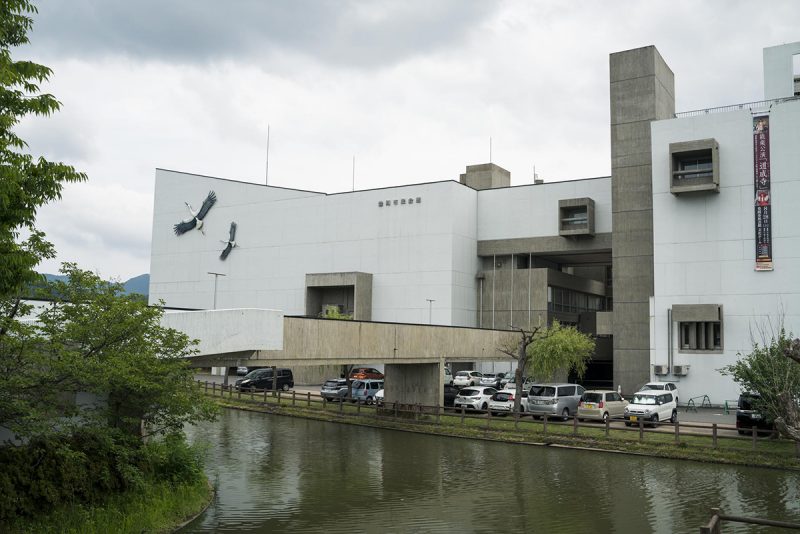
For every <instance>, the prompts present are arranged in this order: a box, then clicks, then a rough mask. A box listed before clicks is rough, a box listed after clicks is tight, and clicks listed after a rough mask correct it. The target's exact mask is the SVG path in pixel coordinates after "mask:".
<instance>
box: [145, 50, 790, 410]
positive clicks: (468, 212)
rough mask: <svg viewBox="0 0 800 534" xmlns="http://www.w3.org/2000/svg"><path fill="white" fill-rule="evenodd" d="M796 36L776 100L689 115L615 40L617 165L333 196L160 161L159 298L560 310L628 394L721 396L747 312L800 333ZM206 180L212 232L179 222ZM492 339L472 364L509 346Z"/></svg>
mask: <svg viewBox="0 0 800 534" xmlns="http://www.w3.org/2000/svg"><path fill="white" fill-rule="evenodd" d="M798 53H800V44H794V45H785V46H782V47H774V48H769V49H766V50H765V53H764V62H765V67H764V73H765V98H767V100H765V101H764V102H760V103H756V104H741V105H735V106H730V107H729V108H723V109H719V110H702V111H698V112H689V113H679V114H677V115H676V114H675V97H674V86H675V84H674V75H673V73H672V71H671V70H670V69H669V67H668V66H667V64H666V63H665V61H664V60H663V59H662V57H661V56H660V55H659V53H658V51H657V50H656V49H655V48H654V47H652V46H650V47H645V48H639V49H634V50H629V51H625V52H619V53H615V54H612V55H611V58H610V89H611V90H610V96H611V99H610V100H611V102H610V109H611V121H610V133H611V167H612V176H610V177H599V178H589V179H577V180H572V181H565V182H555V183H540V181H537V183H535V184H531V185H524V186H517V187H511V186H510V174H509V173H508V171H506V170H504V169H502V168H501V167H499V166H498V165H495V164H492V163H489V164H482V165H471V166H468V167H467V168H466V172H465V173H464V174H461V175H460V177H459V180H458V181H440V182H429V183H420V184H414V185H406V186H398V187H390V188H383V189H373V190H363V191H354V192H350V193H340V194H331V195H328V194H324V193H318V192H311V191H298V190H291V189H285V188H279V187H269V186H264V185H257V184H252V183H242V182H235V181H231V180H225V179H220V178H213V177H207V176H198V175H192V174H186V173H180V172H175V171H169V170H162V169H158V170H157V171H156V184H155V206H154V219H153V237H152V258H151V278H150V280H151V285H150V299H151V302H153V303H156V302H158V301H159V300H163V301H164V302H165V303H166V305H167V306H169V307H175V308H186V309H209V308H213V307H217V308H225V309H233V308H268V309H274V310H281V311H282V312H283V313H284V314H285V315H286V316H287V320H288V318H289V317H290V316H306V317H317V316H318V315H319V314H320V313H321V312H322V311H323V310H325V309H326V308H327V307H329V306H335V307H336V308H337V309H339V310H340V311H341V312H343V313H348V314H352V315H353V318H354V319H356V320H360V321H373V322H384V323H404V324H407V325H420V328H419V329H418V332H417V333H416V334H409V335H415V336H419V337H420V340H421V341H420V343H423V342H424V339H425V338H424V334H423V332H424V330H422V329H421V327H422V325H444V326H454V327H470V328H476V329H492V330H508V329H512V328H520V327H521V328H532V327H535V326H537V325H543V324H548V323H549V322H551V321H552V320H553V319H558V320H560V321H561V322H564V323H569V324H574V325H576V326H578V327H579V328H580V329H582V330H584V331H587V332H590V333H592V334H595V335H596V336H597V340H598V349H597V353H596V354H595V356H594V358H593V361H592V363H591V365H590V368H589V372H588V374H587V376H586V382H587V383H588V385H592V386H605V387H617V385H620V386H621V387H622V389H623V390H624V391H625V392H628V393H629V392H632V391H635V390H636V389H637V388H638V387H639V386H640V385H641V384H643V383H644V382H646V381H648V380H651V379H653V378H659V379H669V380H674V381H678V382H681V384H680V387H681V391H682V393H681V398H682V399H688V398H689V397H693V396H696V395H702V394H708V395H710V396H711V397H712V401H713V402H715V403H717V404H721V403H722V402H723V401H724V400H725V399H728V398H735V395H736V388H735V385H734V384H733V383H731V382H730V380H729V379H727V378H724V377H722V376H721V375H720V373H719V372H718V371H717V370H718V369H719V368H720V367H722V366H723V365H726V364H728V363H730V362H732V361H734V359H735V357H736V354H737V353H738V352H746V351H747V350H748V348H749V346H750V345H749V343H750V334H749V333H750V331H751V330H758V329H759V328H760V325H762V324H764V321H765V320H766V318H767V317H770V318H772V320H773V324H775V321H776V320H777V319H778V316H779V315H782V316H783V320H784V321H785V326H786V327H787V328H788V329H790V330H794V331H795V332H798V331H800V321H799V320H798V319H800V297H798V293H799V292H800V282H798V280H800V261H799V260H798V259H797V258H798V255H799V254H800V252H798V251H800V246H798V245H800V230H797V228H798V224H797V222H798V215H797V214H798V213H800V210H798V209H797V208H798V207H800V206H797V204H798V203H800V201H799V200H798V198H800V195H798V193H800V176H799V174H800V155H799V154H798V152H797V150H796V147H797V146H800V120H799V119H800V115H799V114H800V101H799V100H798V99H797V97H796V96H795V95H794V85H795V79H794V77H795V76H796V75H797V73H793V71H792V67H791V65H792V56H793V55H794V54H798ZM787 65H788V66H789V67H788V69H787ZM762 115H763V116H768V120H763V117H762ZM754 116H756V117H757V118H756V119H755V120H754V118H753V117H754ZM765 131H766V132H768V135H767V143H768V144H769V146H768V151H767V153H766V155H764V154H765V153H764V152H763V151H762V152H759V149H758V146H759V145H758V143H759V142H762V141H763V139H764V135H763V134H764V132H765ZM754 132H755V133H754ZM754 143H755V144H754ZM765 164H766V165H768V166H770V165H771V172H772V175H771V189H770V188H769V185H770V181H769V179H770V177H769V175H768V176H767V182H766V186H765V185H764V183H763V177H762V178H761V179H760V180H761V181H760V182H759V175H758V168H759V167H758V166H759V165H761V166H762V167H763V165H765ZM754 172H755V176H754ZM759 184H760V185H759ZM210 191H213V192H214V195H213V196H215V197H216V203H214V204H213V206H211V207H210V209H200V210H199V211H200V213H198V214H197V218H198V219H202V223H203V224H202V227H201V231H198V230H197V229H190V230H188V231H186V232H184V233H180V235H178V234H179V231H175V230H174V226H175V225H176V224H177V223H179V222H181V221H182V220H184V219H186V218H187V216H189V213H190V212H189V211H187V206H186V204H185V203H187V202H188V203H189V204H192V203H195V205H198V204H197V203H199V202H200V201H201V200H202V199H204V198H208V197H209V192H210ZM765 195H766V196H765ZM751 199H756V200H755V201H753V202H754V203H752V204H751ZM754 211H755V213H754ZM192 213H194V212H193V211H192ZM234 222H235V223H236V225H235V232H236V233H235V239H233V241H235V245H236V246H235V247H233V248H232V249H230V252H229V254H228V255H227V256H226V257H225V258H223V257H221V252H222V250H223V249H224V248H226V246H227V245H228V243H227V242H228V241H231V239H230V238H229V232H230V230H231V226H232V224H231V223H234ZM196 226H198V227H199V226H201V225H200V224H199V223H198V224H196ZM756 242H758V246H757V245H756ZM228 248H230V247H228ZM756 249H758V254H756ZM342 328H343V329H344V328H345V327H344V326H343V327H342ZM348 328H349V327H348ZM405 332H406V333H409V332H411V330H408V329H406V330H405ZM476 343H477V342H476ZM481 343H483V341H481ZM396 346H397V345H396V344H395V347H396ZM476 346H477V345H476ZM484 347H485V346H484ZM352 350H354V351H355V350H356V349H355V348H353V349H352ZM482 350H483V353H481V352H480V351H477V350H476V352H475V358H474V362H476V364H479V365H480V362H484V361H491V360H493V359H496V358H495V357H492V356H489V355H486V354H485V348H484V349H482ZM267 352H268V351H267ZM329 356H330V355H329ZM428 356H430V355H428ZM428 356H426V357H428ZM342 357H346V355H343V356H342ZM334 359H336V360H337V361H338V360H339V359H340V358H338V357H337V358H334ZM455 359H457V360H458V361H461V362H463V361H465V353H464V352H463V351H461V352H459V354H458V357H457V358H455ZM282 361H283V360H282ZM360 363H364V362H360ZM487 365H494V364H487ZM498 365H505V366H508V365H509V364H508V363H503V364H498ZM506 368H507V367H506ZM498 370H499V369H498ZM435 374H436V373H433V374H432V375H431V376H433V375H435Z"/></svg>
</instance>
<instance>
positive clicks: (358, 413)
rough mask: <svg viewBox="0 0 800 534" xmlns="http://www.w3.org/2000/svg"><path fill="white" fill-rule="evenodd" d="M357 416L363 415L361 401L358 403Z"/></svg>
mask: <svg viewBox="0 0 800 534" xmlns="http://www.w3.org/2000/svg"><path fill="white" fill-rule="evenodd" d="M356 415H361V400H357V401H356Z"/></svg>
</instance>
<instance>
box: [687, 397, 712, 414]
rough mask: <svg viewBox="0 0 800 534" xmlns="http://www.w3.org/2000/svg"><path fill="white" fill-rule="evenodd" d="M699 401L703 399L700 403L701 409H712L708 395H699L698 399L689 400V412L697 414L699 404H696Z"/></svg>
mask: <svg viewBox="0 0 800 534" xmlns="http://www.w3.org/2000/svg"><path fill="white" fill-rule="evenodd" d="M697 399H703V401H702V402H701V403H700V407H701V408H711V399H709V398H708V395H698V396H697V397H692V398H691V399H689V402H687V403H686V411H687V412H688V411H690V410H691V411H693V412H695V413H697V404H696V403H695V401H696V400H697Z"/></svg>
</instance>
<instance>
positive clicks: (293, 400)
mask: <svg viewBox="0 0 800 534" xmlns="http://www.w3.org/2000/svg"><path fill="white" fill-rule="evenodd" d="M296 393H297V392H296V391H295V390H292V406H294V405H295V402H296V401H297V395H296Z"/></svg>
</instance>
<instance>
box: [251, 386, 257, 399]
mask: <svg viewBox="0 0 800 534" xmlns="http://www.w3.org/2000/svg"><path fill="white" fill-rule="evenodd" d="M255 394H256V390H255V388H250V400H253V399H254V398H255Z"/></svg>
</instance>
